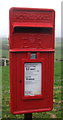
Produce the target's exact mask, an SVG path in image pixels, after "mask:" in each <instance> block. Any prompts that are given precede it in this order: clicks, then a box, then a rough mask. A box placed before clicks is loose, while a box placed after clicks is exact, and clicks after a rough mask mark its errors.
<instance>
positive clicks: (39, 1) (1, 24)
mask: <svg viewBox="0 0 63 120" xmlns="http://www.w3.org/2000/svg"><path fill="white" fill-rule="evenodd" d="M61 1H62V0H0V37H8V36H9V9H10V8H11V7H31V8H51V9H54V10H55V12H56V15H55V16H56V18H55V36H56V37H61Z"/></svg>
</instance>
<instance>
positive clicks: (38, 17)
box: [9, 8, 55, 114]
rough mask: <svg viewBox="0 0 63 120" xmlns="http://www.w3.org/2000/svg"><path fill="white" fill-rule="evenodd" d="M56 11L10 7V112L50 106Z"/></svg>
mask: <svg viewBox="0 0 63 120" xmlns="http://www.w3.org/2000/svg"><path fill="white" fill-rule="evenodd" d="M54 33H55V12H54V10H52V9H34V8H11V9H10V36H9V45H10V108H11V112H12V113H13V114H22V113H32V112H42V111H50V110H52V106H53V79H54Z"/></svg>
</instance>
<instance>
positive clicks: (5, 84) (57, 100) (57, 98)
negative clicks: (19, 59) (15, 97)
mask: <svg viewBox="0 0 63 120" xmlns="http://www.w3.org/2000/svg"><path fill="white" fill-rule="evenodd" d="M4 55H5V56H6V57H8V51H4V50H3V56H4ZM60 60H61V51H60V44H57V46H56V48H55V67H54V99H53V110H52V111H50V112H41V113H33V120H35V118H61V111H62V110H63V108H62V105H61V104H63V101H62V103H61V93H62V92H61V77H62V76H61V61H60ZM0 69H1V67H0ZM62 80H63V79H62ZM9 93H10V89H9V66H6V67H4V66H3V67H2V117H3V118H6V119H7V118H15V120H16V119H17V118H23V115H12V114H11V113H10V109H9V99H10V94H9ZM39 120H40V119H39Z"/></svg>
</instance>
